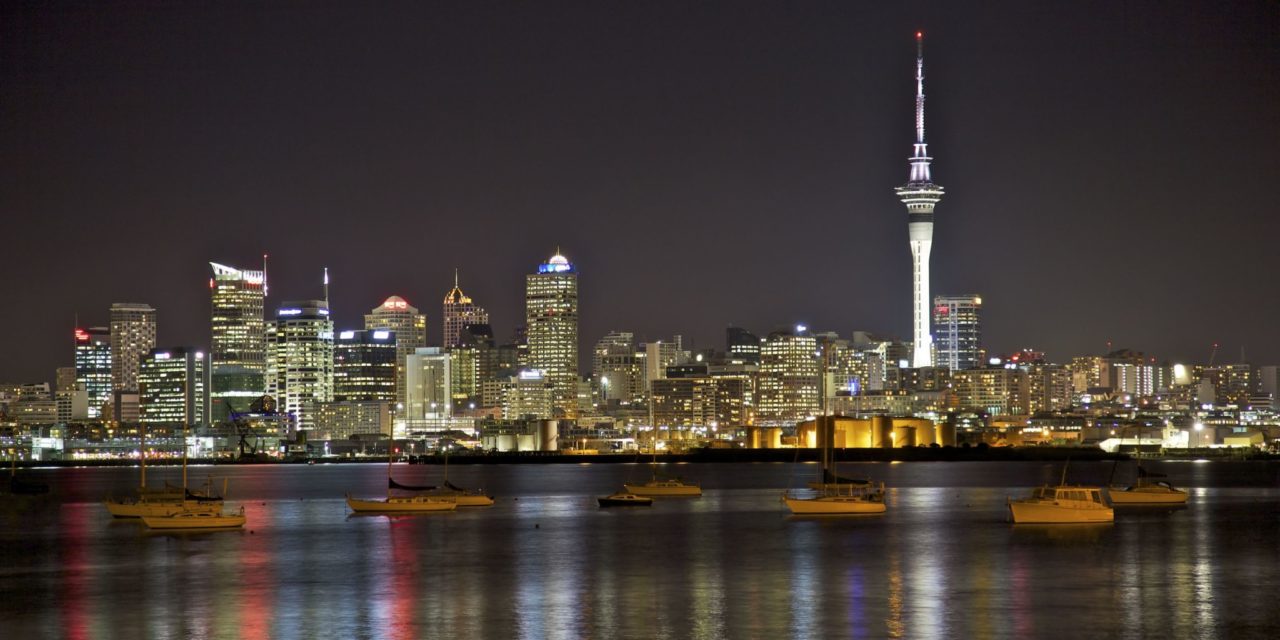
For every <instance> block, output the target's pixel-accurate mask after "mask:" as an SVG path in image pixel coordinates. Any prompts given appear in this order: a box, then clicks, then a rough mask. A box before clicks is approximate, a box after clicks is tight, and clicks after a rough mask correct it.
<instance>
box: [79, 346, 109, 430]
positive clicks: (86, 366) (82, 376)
mask: <svg viewBox="0 0 1280 640" xmlns="http://www.w3.org/2000/svg"><path fill="white" fill-rule="evenodd" d="M75 342H76V361H75V362H76V384H78V385H80V386H82V387H84V390H85V393H87V394H88V403H89V419H90V420H94V419H99V418H103V417H104V416H103V407H106V406H108V405H110V404H111V330H110V329H108V328H106V327H90V328H88V329H76V332H75Z"/></svg>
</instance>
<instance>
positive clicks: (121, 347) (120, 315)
mask: <svg viewBox="0 0 1280 640" xmlns="http://www.w3.org/2000/svg"><path fill="white" fill-rule="evenodd" d="M155 346H156V310H155V309H152V308H151V305H147V304H137V303H131V302H117V303H115V304H113V305H111V388H112V389H114V390H116V391H137V390H138V366H139V364H140V363H141V362H142V358H143V356H145V355H146V354H147V352H148V351H150V350H152V349H154V348H155Z"/></svg>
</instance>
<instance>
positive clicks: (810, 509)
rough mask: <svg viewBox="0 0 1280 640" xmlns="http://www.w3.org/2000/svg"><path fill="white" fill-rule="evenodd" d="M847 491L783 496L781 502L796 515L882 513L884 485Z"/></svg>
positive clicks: (824, 491)
mask: <svg viewBox="0 0 1280 640" xmlns="http://www.w3.org/2000/svg"><path fill="white" fill-rule="evenodd" d="M844 486H845V487H848V488H847V489H844V490H840V489H825V490H823V492H822V493H819V494H818V495H816V496H813V497H796V496H791V495H787V494H783V496H782V501H783V502H785V503H786V504H787V508H788V509H790V510H791V513H794V514H796V515H815V516H816V515H857V514H874V513H884V512H885V509H886V507H885V504H884V485H883V484H882V485H880V486H878V487H877V486H875V485H866V486H863V487H861V488H856V487H855V486H853V485H850V484H847V483H846V484H845V485H844Z"/></svg>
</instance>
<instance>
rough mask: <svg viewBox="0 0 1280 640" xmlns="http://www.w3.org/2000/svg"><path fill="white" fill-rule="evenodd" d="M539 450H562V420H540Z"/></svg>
mask: <svg viewBox="0 0 1280 640" xmlns="http://www.w3.org/2000/svg"><path fill="white" fill-rule="evenodd" d="M537 448H538V451H559V450H560V422H559V421H558V420H539V421H538V441H537Z"/></svg>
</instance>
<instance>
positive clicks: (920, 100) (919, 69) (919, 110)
mask: <svg viewBox="0 0 1280 640" xmlns="http://www.w3.org/2000/svg"><path fill="white" fill-rule="evenodd" d="M916 143H917V144H924V32H923V31H917V32H916Z"/></svg>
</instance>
